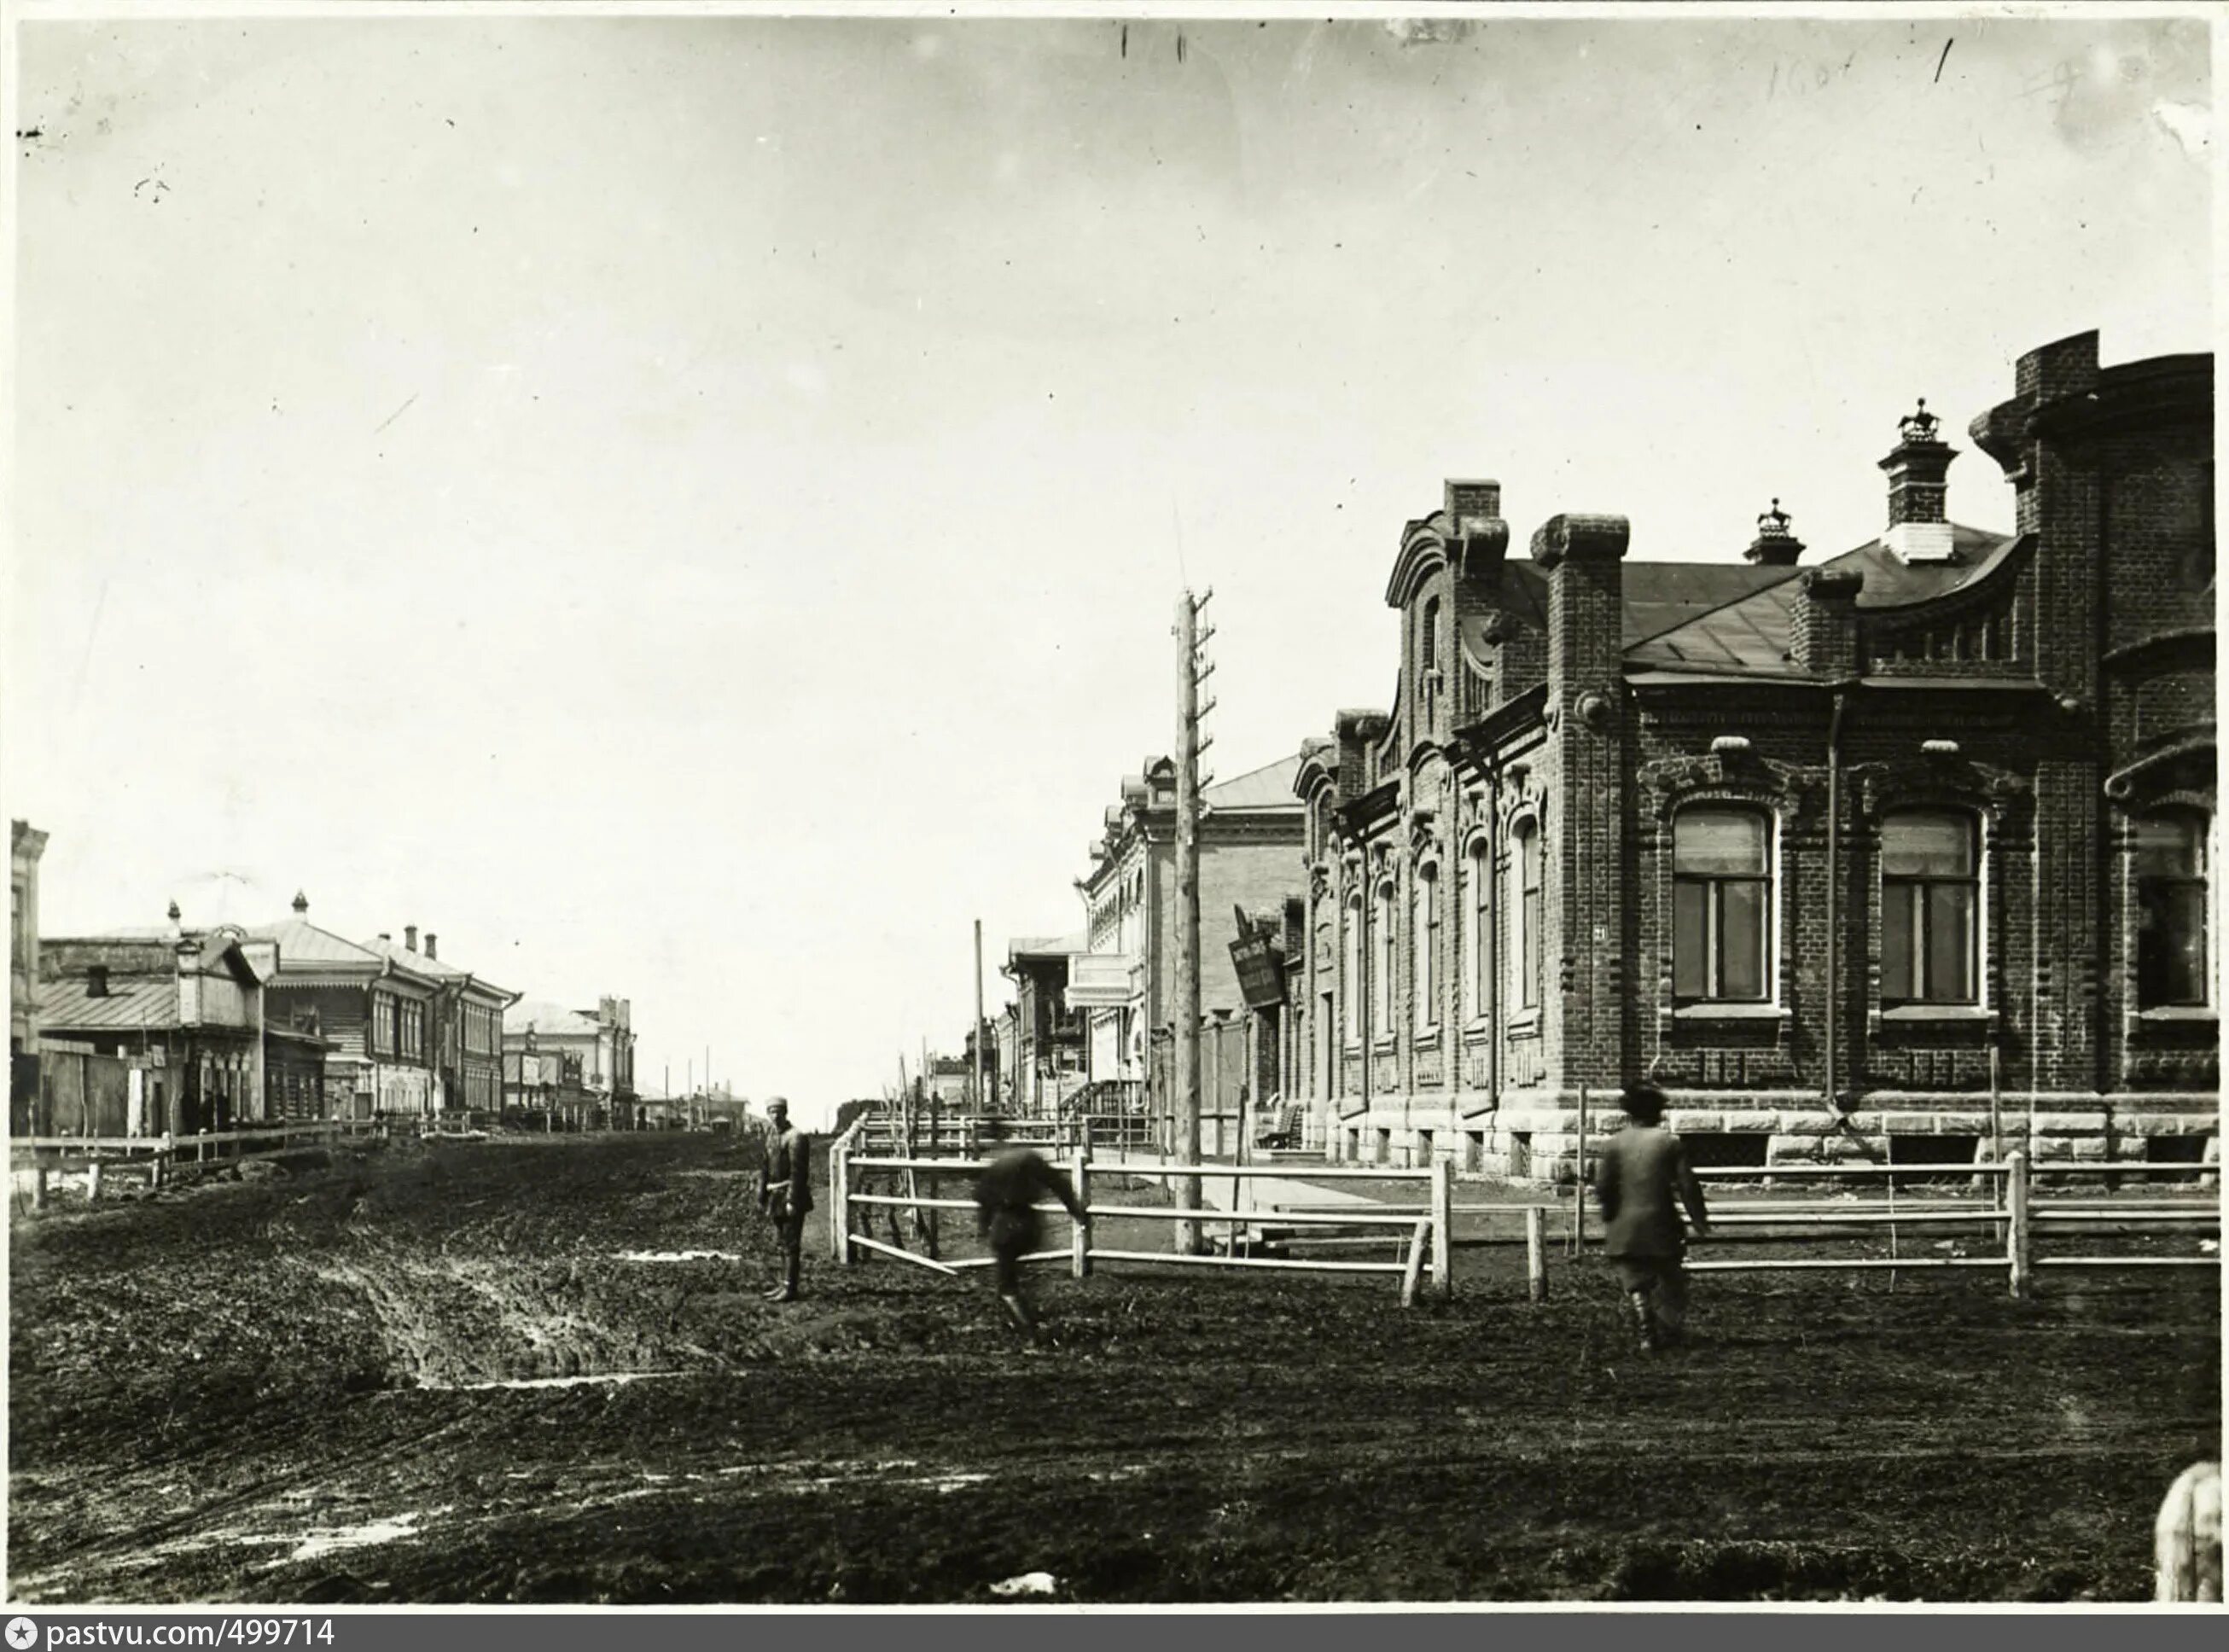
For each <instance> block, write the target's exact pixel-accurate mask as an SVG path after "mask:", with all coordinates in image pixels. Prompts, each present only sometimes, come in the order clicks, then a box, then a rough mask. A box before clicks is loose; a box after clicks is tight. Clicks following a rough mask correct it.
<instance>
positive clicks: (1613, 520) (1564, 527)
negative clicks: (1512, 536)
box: [1532, 512, 1633, 569]
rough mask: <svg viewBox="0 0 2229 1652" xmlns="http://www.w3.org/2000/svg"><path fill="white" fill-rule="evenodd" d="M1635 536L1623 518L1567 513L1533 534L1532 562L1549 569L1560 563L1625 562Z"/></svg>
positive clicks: (1554, 518) (1550, 520)
mask: <svg viewBox="0 0 2229 1652" xmlns="http://www.w3.org/2000/svg"><path fill="white" fill-rule="evenodd" d="M1632 537H1633V524H1631V523H1630V522H1628V520H1627V519H1626V518H1625V517H1617V516H1596V515H1581V514H1577V513H1568V512H1567V513H1565V514H1564V515H1561V516H1553V517H1549V518H1548V519H1547V521H1545V522H1544V523H1542V524H1540V525H1539V527H1538V528H1537V529H1535V530H1533V533H1532V560H1533V561H1534V562H1538V563H1539V564H1540V566H1541V567H1543V568H1546V569H1553V568H1555V567H1556V566H1558V564H1559V563H1561V562H1566V561H1570V562H1618V561H1621V560H1622V558H1623V557H1624V556H1625V551H1626V547H1627V545H1628V543H1630V542H1631V540H1632Z"/></svg>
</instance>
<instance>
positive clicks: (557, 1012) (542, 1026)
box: [503, 1000, 603, 1038]
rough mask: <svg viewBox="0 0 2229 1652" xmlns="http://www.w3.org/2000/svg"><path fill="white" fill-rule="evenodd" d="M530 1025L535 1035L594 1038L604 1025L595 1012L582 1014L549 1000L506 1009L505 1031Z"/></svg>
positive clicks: (521, 1029)
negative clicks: (595, 1015) (593, 1013)
mask: <svg viewBox="0 0 2229 1652" xmlns="http://www.w3.org/2000/svg"><path fill="white" fill-rule="evenodd" d="M529 1027H531V1028H533V1029H534V1034H535V1036H536V1038H594V1037H595V1036H596V1034H597V1033H599V1032H602V1031H603V1025H602V1024H601V1022H599V1021H598V1020H597V1019H596V1018H595V1017H594V1016H593V1015H583V1014H581V1012H580V1011H578V1010H568V1009H567V1008H566V1007H565V1006H563V1005H562V1004H552V1003H550V1002H549V1001H548V1000H542V1001H541V1002H538V1003H518V1004H514V1005H512V1006H511V1007H510V1008H509V1009H507V1010H505V1011H504V1012H503V1030H504V1032H506V1033H523V1032H525V1031H526V1030H527V1029H528V1028H529Z"/></svg>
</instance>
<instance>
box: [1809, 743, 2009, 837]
mask: <svg viewBox="0 0 2229 1652" xmlns="http://www.w3.org/2000/svg"><path fill="white" fill-rule="evenodd" d="M1848 778H1849V781H1850V783H1851V785H1852V786H1853V787H1854V788H1855V791H1856V794H1857V795H1858V797H1859V798H1860V800H1862V802H1863V805H1864V807H1865V812H1866V813H1867V814H1868V815H1879V814H1882V813H1886V812H1888V811H1889V810H1892V809H1897V808H1909V807H1925V806H1927V805H1930V804H1947V805H1950V806H1952V807H1966V808H1979V809H1982V810H1983V811H1984V812H1986V813H1988V816H1989V819H1990V822H1991V824H1992V826H1995V827H1997V828H1998V829H2002V828H2003V827H2004V826H2007V825H2008V824H2010V823H2011V822H2013V821H2014V820H2018V819H2021V818H2025V815H2026V813H2027V809H2028V808H2029V807H2030V806H2031V804H2032V803H2033V787H2031V786H2030V785H2029V783H2028V781H2027V777H2026V776H2025V775H2017V774H2014V772H2013V771H2012V770H2011V769H2009V768H1997V767H1995V765H1994V764H1989V763H1977V762H1974V761H1973V759H1971V758H1969V757H1966V756H1962V755H1956V754H1944V755H1915V756H1911V757H1905V758H1898V759H1897V760H1896V761H1894V762H1874V763H1858V764H1854V765H1853V766H1852V767H1851V768H1850V769H1849V771H1848Z"/></svg>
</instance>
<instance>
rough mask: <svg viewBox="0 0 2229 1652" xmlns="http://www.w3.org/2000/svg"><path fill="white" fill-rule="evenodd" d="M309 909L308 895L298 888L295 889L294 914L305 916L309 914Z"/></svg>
mask: <svg viewBox="0 0 2229 1652" xmlns="http://www.w3.org/2000/svg"><path fill="white" fill-rule="evenodd" d="M309 910H310V897H308V896H306V895H305V894H304V893H302V891H301V890H299V889H298V890H295V891H294V916H297V917H305V916H308V915H309Z"/></svg>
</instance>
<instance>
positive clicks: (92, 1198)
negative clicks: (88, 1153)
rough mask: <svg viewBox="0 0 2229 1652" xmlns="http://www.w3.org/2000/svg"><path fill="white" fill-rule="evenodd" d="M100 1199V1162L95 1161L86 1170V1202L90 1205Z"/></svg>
mask: <svg viewBox="0 0 2229 1652" xmlns="http://www.w3.org/2000/svg"><path fill="white" fill-rule="evenodd" d="M99 1199H100V1160H98V1159H95V1160H93V1162H92V1163H91V1164H89V1165H87V1167H86V1170H85V1200H86V1203H87V1204H88V1205H91V1204H93V1203H96V1202H97V1201H98V1200H99Z"/></svg>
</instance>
